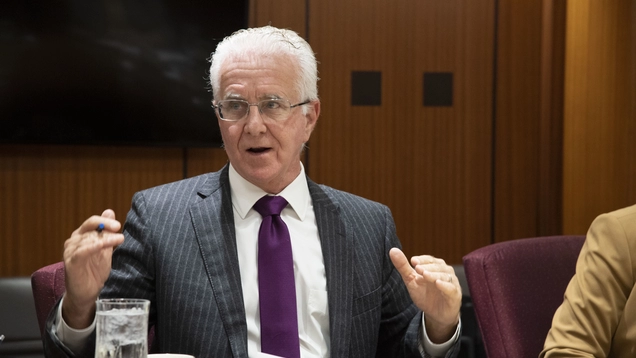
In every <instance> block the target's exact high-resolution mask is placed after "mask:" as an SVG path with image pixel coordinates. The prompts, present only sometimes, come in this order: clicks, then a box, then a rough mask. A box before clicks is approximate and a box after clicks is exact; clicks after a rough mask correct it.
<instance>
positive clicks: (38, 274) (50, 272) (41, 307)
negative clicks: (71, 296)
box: [31, 262, 66, 332]
mask: <svg viewBox="0 0 636 358" xmlns="http://www.w3.org/2000/svg"><path fill="white" fill-rule="evenodd" d="M65 278H66V274H65V271H64V262H56V263H54V264H51V265H48V266H45V267H42V268H41V269H39V270H37V271H35V272H34V273H33V275H31V289H32V290H33V298H34V300H35V313H36V314H37V316H38V324H39V325H40V332H44V326H45V324H46V318H47V316H48V315H49V312H51V309H52V308H53V306H54V305H55V303H57V300H59V299H60V297H62V295H64V292H65V291H66V287H65V286H64V279H65Z"/></svg>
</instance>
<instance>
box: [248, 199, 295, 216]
mask: <svg viewBox="0 0 636 358" xmlns="http://www.w3.org/2000/svg"><path fill="white" fill-rule="evenodd" d="M285 206H287V200H285V198H283V197H282V196H271V195H265V196H264V197H262V198H260V199H258V201H257V202H256V204H254V210H256V211H258V213H259V214H261V216H262V217H265V216H271V215H280V212H281V211H283V209H284V208H285Z"/></svg>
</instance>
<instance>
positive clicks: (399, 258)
mask: <svg viewBox="0 0 636 358" xmlns="http://www.w3.org/2000/svg"><path fill="white" fill-rule="evenodd" d="M389 257H390V258H391V262H392V263H393V266H395V269H396V270H397V271H398V272H399V273H400V275H401V276H402V279H403V280H404V281H407V280H409V279H410V278H411V276H412V275H413V274H414V273H415V270H413V267H411V265H409V261H408V260H407V259H406V256H405V255H404V253H403V252H402V250H400V249H398V248H395V247H394V248H392V249H391V250H390V251H389Z"/></svg>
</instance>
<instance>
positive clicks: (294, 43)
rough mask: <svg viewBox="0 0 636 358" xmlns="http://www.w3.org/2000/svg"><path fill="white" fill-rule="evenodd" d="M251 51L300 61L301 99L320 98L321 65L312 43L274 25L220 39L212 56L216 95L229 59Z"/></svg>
mask: <svg viewBox="0 0 636 358" xmlns="http://www.w3.org/2000/svg"><path fill="white" fill-rule="evenodd" d="M248 54H250V55H256V56H260V55H263V56H267V55H281V54H282V55H289V56H290V57H291V59H292V61H293V62H294V63H296V64H297V65H298V69H299V72H300V73H298V79H297V87H298V88H297V89H298V93H299V94H300V100H301V101H305V100H315V99H318V65H317V63H316V56H315V55H314V52H313V50H312V49H311V46H309V44H308V43H307V41H305V39H303V38H302V37H300V35H298V34H297V33H296V32H294V31H292V30H287V29H279V28H276V27H273V26H264V27H257V28H249V29H243V30H239V31H236V32H234V33H233V34H232V35H230V36H228V37H226V38H224V39H223V41H221V42H220V43H219V44H218V46H217V47H216V50H215V52H214V53H212V56H211V57H210V86H211V87H212V94H213V96H216V95H218V94H219V93H220V90H221V79H220V78H221V70H222V67H223V65H224V64H225V62H226V61H228V59H231V58H233V57H235V56H236V57H244V56H247V55H248Z"/></svg>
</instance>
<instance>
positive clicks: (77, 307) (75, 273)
mask: <svg viewBox="0 0 636 358" xmlns="http://www.w3.org/2000/svg"><path fill="white" fill-rule="evenodd" d="M99 224H104V229H103V231H101V232H98V231H97V228H98V226H99ZM120 229H121V223H119V221H117V220H116V219H115V212H114V211H112V210H110V209H107V210H105V211H104V212H103V213H102V216H97V215H94V216H91V217H90V218H88V219H87V220H86V221H84V223H83V224H82V225H81V226H80V227H79V228H78V229H77V230H75V231H74V232H73V234H72V235H71V237H70V238H69V239H68V240H66V242H65V243H64V268H65V270H66V293H65V294H64V301H63V304H62V317H63V318H64V322H66V324H67V325H68V326H69V327H72V328H74V329H83V328H86V327H88V326H90V325H91V323H92V322H93V319H94V317H95V301H96V300H97V297H98V296H99V293H100V291H101V290H102V287H104V283H105V282H106V279H108V275H109V274H110V268H111V261H112V257H113V248H114V247H115V246H117V245H119V244H121V243H122V242H124V235H123V234H121V233H119V230H120Z"/></svg>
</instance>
